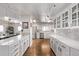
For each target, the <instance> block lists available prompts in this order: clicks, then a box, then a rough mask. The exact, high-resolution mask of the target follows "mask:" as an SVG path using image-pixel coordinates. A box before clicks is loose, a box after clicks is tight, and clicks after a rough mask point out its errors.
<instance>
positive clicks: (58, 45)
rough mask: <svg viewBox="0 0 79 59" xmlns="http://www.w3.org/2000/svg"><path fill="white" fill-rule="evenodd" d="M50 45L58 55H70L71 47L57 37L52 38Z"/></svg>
mask: <svg viewBox="0 0 79 59" xmlns="http://www.w3.org/2000/svg"><path fill="white" fill-rule="evenodd" d="M50 45H51V48H52V50H53V51H54V53H55V54H56V55H57V56H69V52H70V47H69V46H67V45H65V44H63V43H62V42H60V41H58V40H57V39H55V38H51V39H50Z"/></svg>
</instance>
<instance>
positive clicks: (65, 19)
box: [62, 11, 68, 28]
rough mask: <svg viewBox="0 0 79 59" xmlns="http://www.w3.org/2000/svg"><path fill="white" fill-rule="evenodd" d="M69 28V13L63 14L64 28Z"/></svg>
mask: <svg viewBox="0 0 79 59" xmlns="http://www.w3.org/2000/svg"><path fill="white" fill-rule="evenodd" d="M64 27H68V11H66V12H65V13H63V14H62V28H64Z"/></svg>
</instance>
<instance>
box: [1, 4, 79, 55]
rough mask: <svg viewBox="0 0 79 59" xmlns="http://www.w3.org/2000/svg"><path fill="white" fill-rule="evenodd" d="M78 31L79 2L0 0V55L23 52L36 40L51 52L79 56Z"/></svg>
mask: <svg viewBox="0 0 79 59" xmlns="http://www.w3.org/2000/svg"><path fill="white" fill-rule="evenodd" d="M78 32H79V4H78V3H0V56H25V55H24V53H25V52H26V51H27V50H28V49H29V48H30V47H31V46H32V45H33V42H34V41H37V42H38V41H39V40H41V41H43V40H44V41H47V40H48V43H49V47H48V49H51V50H52V51H53V53H54V54H55V55H52V56H79V33H78ZM34 44H35V43H34ZM37 45H38V44H37ZM39 45H41V44H40V43H39ZM35 46H36V44H35ZM37 47H38V48H39V46H37ZM37 47H36V48H37ZM44 47H46V46H44ZM44 47H43V48H44ZM32 49H33V48H32ZM36 50H37V49H36ZM32 52H33V51H32ZM39 52H41V47H40V50H39ZM43 52H44V51H43ZM34 53H35V52H34ZM26 55H27V54H26ZM28 56H29V55H28ZM32 56H34V55H32ZM35 56H38V55H36V54H35ZM40 56H41V55H40ZM46 56H50V55H49V54H47V55H46Z"/></svg>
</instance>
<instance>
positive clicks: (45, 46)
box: [24, 39, 55, 56]
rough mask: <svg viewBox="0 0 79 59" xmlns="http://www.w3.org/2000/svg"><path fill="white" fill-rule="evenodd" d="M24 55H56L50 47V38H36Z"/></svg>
mask: <svg viewBox="0 0 79 59" xmlns="http://www.w3.org/2000/svg"><path fill="white" fill-rule="evenodd" d="M24 56H55V54H54V53H53V51H51V49H50V43H49V40H48V39H34V40H33V43H32V46H31V47H30V48H28V49H27V51H26V52H25V53H24Z"/></svg>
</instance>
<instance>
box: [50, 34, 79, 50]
mask: <svg viewBox="0 0 79 59" xmlns="http://www.w3.org/2000/svg"><path fill="white" fill-rule="evenodd" d="M50 36H51V37H53V38H56V39H57V40H59V41H60V42H62V43H64V44H66V45H67V46H69V47H72V48H75V49H78V50H79V41H76V40H73V39H69V38H65V37H62V36H59V35H56V34H52V35H50Z"/></svg>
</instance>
